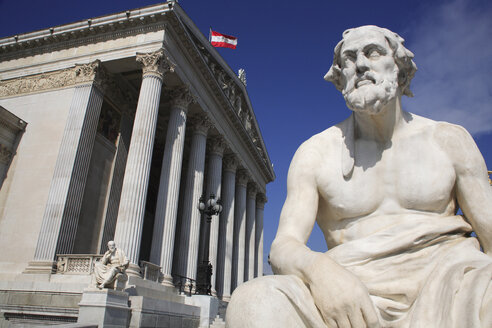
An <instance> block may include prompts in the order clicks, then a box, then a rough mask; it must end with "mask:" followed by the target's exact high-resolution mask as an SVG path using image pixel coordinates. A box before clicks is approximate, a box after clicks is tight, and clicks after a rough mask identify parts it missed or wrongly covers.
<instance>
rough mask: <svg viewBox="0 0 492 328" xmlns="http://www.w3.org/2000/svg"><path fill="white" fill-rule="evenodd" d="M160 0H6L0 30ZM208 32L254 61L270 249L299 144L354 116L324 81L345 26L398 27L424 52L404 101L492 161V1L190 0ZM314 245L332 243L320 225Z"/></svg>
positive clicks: (251, 73) (249, 64)
mask: <svg viewBox="0 0 492 328" xmlns="http://www.w3.org/2000/svg"><path fill="white" fill-rule="evenodd" d="M155 3H156V2H155V1H130V0H111V1H110V0H99V1H94V0H86V1H66V0H65V1H60V0H56V1H55V0H53V1H50V0H46V1H29V0H17V1H11V0H0V37H3V36H10V35H14V34H20V33H23V32H29V31H33V30H36V29H42V28H48V27H51V26H55V25H60V24H65V23H70V22H73V21H77V20H82V19H87V18H91V17H96V16H101V15H106V14H110V13H114V12H117V11H123V10H127V9H133V8H138V7H142V6H146V5H150V4H155ZM179 4H180V5H181V7H182V8H183V9H184V10H185V11H186V13H187V14H188V15H189V16H190V17H191V19H192V20H193V21H194V22H195V24H196V25H197V26H198V28H199V29H200V30H201V31H202V32H203V33H204V34H205V35H206V36H208V29H209V26H212V27H213V29H214V30H217V31H219V32H222V33H225V34H229V35H233V36H236V37H238V48H237V49H236V50H231V49H218V51H219V53H220V54H221V55H222V56H223V57H224V58H225V59H226V61H227V62H228V63H229V65H230V66H231V68H232V69H233V70H235V71H237V70H238V69H239V68H244V69H245V70H246V73H247V82H248V92H249V96H250V98H251V102H252V104H253V107H254V110H255V113H256V117H257V119H258V121H259V125H260V128H261V131H262V134H263V137H264V139H265V142H266V145H267V148H268V151H269V154H270V158H271V159H272V162H273V164H274V169H275V172H276V174H277V180H276V181H275V182H273V183H271V184H269V185H268V187H267V190H268V195H267V196H268V199H269V201H268V203H267V205H266V207H265V228H264V229H265V258H266V255H267V254H268V251H269V249H270V244H271V242H272V240H273V238H274V236H275V232H276V228H277V225H278V217H279V214H280V210H281V208H282V204H283V201H284V199H285V195H286V186H285V182H286V176H287V170H288V166H289V163H290V160H291V158H292V156H293V154H294V152H295V151H296V149H297V147H298V146H299V145H300V144H301V143H302V142H303V141H304V140H306V139H308V138H309V137H310V136H312V135H313V134H315V133H318V132H321V131H323V130H324V129H326V128H328V127H330V126H331V125H333V124H336V123H337V122H339V121H341V120H343V119H344V118H346V117H347V116H348V115H349V114H350V112H349V110H348V109H347V108H346V106H345V102H344V100H343V98H342V96H341V94H340V93H339V92H338V91H336V89H335V87H334V86H333V85H331V84H330V83H327V82H325V81H324V80H323V76H324V74H325V73H326V72H327V71H328V69H329V68H330V65H331V61H332V58H333V48H334V47H335V45H336V44H337V42H338V41H339V40H340V39H341V34H342V32H343V31H344V30H345V29H347V28H351V27H356V26H360V25H367V24H371V25H378V26H381V27H386V28H389V29H390V30H392V31H394V32H397V33H398V34H400V35H401V36H402V37H403V38H404V39H405V40H406V46H407V48H409V49H410V50H411V51H412V52H413V53H414V54H415V59H414V60H415V62H416V63H417V66H418V68H419V70H418V71H417V73H416V75H415V78H414V80H413V82H412V90H413V92H414V94H415V97H414V98H406V99H404V102H403V105H404V108H405V109H407V110H409V111H411V112H414V113H416V114H419V115H422V116H426V117H430V118H433V119H435V120H443V121H449V122H452V123H456V124H461V125H463V126H465V127H466V128H467V129H468V130H469V131H470V132H471V133H472V135H473V137H474V138H475V141H476V142H477V144H478V146H479V148H480V150H481V151H482V154H483V155H484V158H485V161H486V163H487V164H488V165H487V166H488V167H489V169H491V170H492V83H491V82H490V74H491V73H492V18H491V17H492V3H490V2H489V1H484V0H473V1H465V0H451V1H394V0H393V1H362V0H356V1H346V2H344V1H326V0H312V1H286V0H284V1H280V0H272V1H231V0H209V1H198V0H182V1H179ZM308 245H309V246H310V247H311V248H312V249H314V250H319V251H323V250H325V249H326V245H325V243H324V240H323V237H322V235H321V234H320V232H319V230H318V229H315V231H314V232H313V235H312V237H311V239H310V240H309V243H308Z"/></svg>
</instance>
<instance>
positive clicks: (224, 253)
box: [216, 155, 237, 300]
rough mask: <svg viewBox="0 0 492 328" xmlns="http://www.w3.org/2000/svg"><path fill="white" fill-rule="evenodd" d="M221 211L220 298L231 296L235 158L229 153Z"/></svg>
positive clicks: (225, 160) (225, 165)
mask: <svg viewBox="0 0 492 328" xmlns="http://www.w3.org/2000/svg"><path fill="white" fill-rule="evenodd" d="M223 166H224V170H223V177H222V196H221V197H222V206H223V208H222V213H221V214H220V223H219V245H218V256H217V270H216V271H217V279H216V288H217V294H218V295H219V296H220V297H221V298H222V300H229V299H230V297H231V273H232V249H233V244H234V198H235V191H236V168H237V160H236V159H235V157H234V156H232V155H229V156H226V157H225V158H224V161H223Z"/></svg>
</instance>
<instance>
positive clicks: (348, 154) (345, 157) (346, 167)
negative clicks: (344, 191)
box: [341, 113, 355, 180]
mask: <svg viewBox="0 0 492 328" xmlns="http://www.w3.org/2000/svg"><path fill="white" fill-rule="evenodd" d="M342 133H343V141H342V154H341V160H342V163H341V164H342V174H343V178H344V179H345V180H348V179H350V177H351V176H352V172H353V171H354V165H355V130H354V114H353V113H352V115H350V117H349V118H348V120H347V124H346V125H345V126H344V127H342Z"/></svg>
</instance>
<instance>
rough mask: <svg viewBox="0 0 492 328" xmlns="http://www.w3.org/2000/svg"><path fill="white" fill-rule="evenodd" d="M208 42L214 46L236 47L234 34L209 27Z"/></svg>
mask: <svg viewBox="0 0 492 328" xmlns="http://www.w3.org/2000/svg"><path fill="white" fill-rule="evenodd" d="M210 43H211V44H212V46H214V47H222V48H231V49H236V46H237V38H236V37H234V36H230V35H226V34H222V33H219V32H215V31H212V29H210Z"/></svg>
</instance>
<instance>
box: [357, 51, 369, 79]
mask: <svg viewBox="0 0 492 328" xmlns="http://www.w3.org/2000/svg"><path fill="white" fill-rule="evenodd" d="M355 67H356V70H357V74H364V73H365V72H366V71H368V70H369V64H368V62H367V58H366V56H365V55H364V54H359V55H358V56H357V60H356V61H355Z"/></svg>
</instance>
